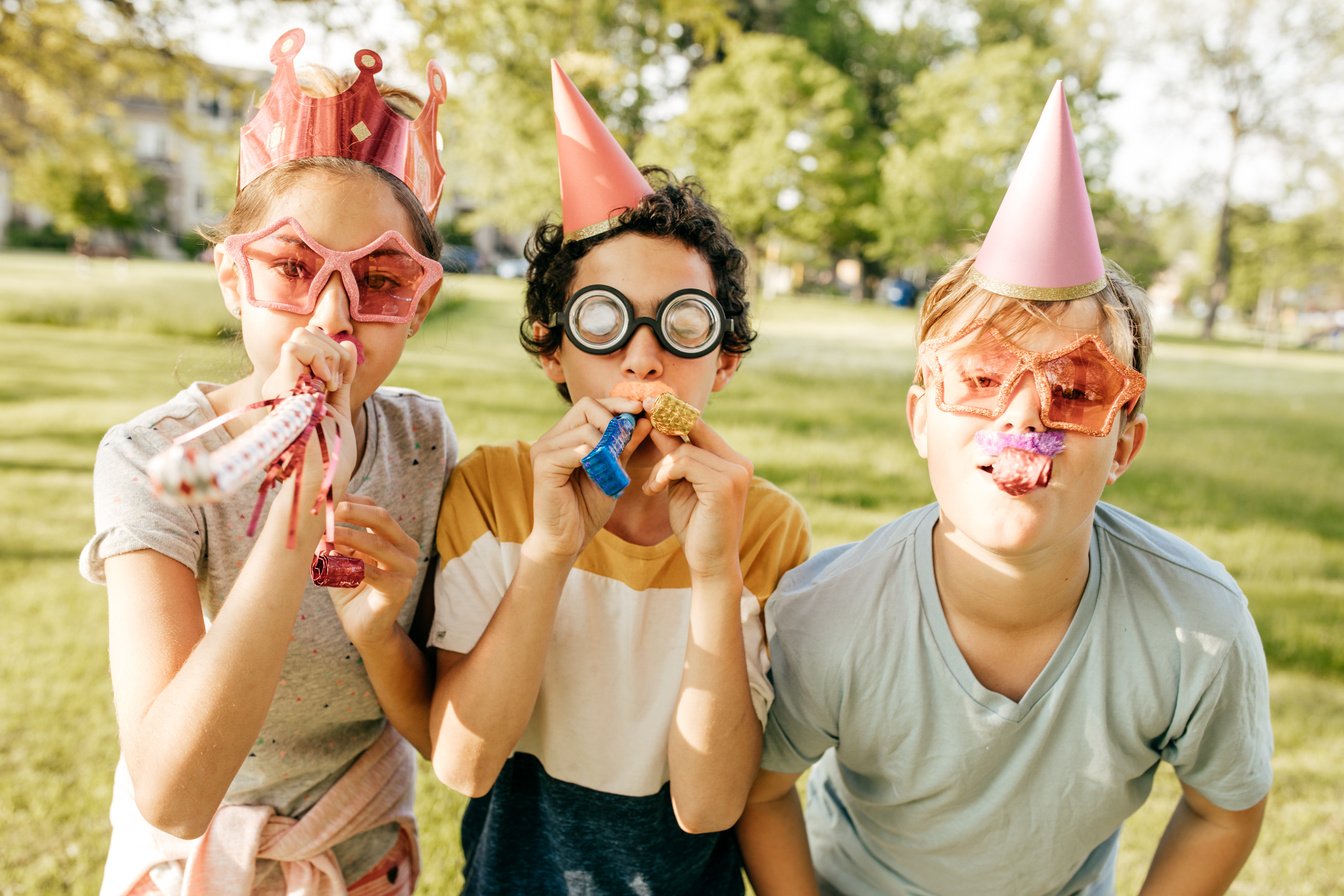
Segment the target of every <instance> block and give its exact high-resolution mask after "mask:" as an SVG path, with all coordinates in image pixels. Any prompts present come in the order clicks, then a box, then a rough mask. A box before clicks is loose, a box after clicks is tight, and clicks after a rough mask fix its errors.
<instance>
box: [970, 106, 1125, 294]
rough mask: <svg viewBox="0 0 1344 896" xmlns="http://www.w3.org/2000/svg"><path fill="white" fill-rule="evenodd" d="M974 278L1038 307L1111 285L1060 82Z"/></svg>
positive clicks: (987, 238)
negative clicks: (1108, 280)
mask: <svg viewBox="0 0 1344 896" xmlns="http://www.w3.org/2000/svg"><path fill="white" fill-rule="evenodd" d="M969 276H970V279H971V281H972V282H974V283H977V284H979V285H980V286H982V287H984V288H985V289H987V290H989V291H990V292H995V293H998V294H999V295H1003V296H1011V297H1013V298H1017V299H1028V300H1032V301H1037V302H1067V301H1069V300H1071V299H1081V298H1083V297H1084V296H1090V295H1092V294H1094V293H1096V292H1099V291H1100V290H1101V289H1103V288H1104V287H1105V286H1106V271H1105V268H1104V267H1103V266H1102V262H1101V248H1100V247H1099V246H1098V244H1097V228H1096V225H1095V224H1094V223H1093V222H1092V206H1091V204H1090V203H1089V202H1088V198H1087V184H1086V182H1085V181H1084V180H1083V166H1082V163H1081V162H1079V160H1078V147H1077V146H1076V145H1075V144H1074V142H1073V124H1072V122H1071V121H1070V119H1069V105H1068V102H1067V101H1066V100H1065V99H1064V85H1063V83H1062V82H1060V81H1056V82H1055V88H1054V90H1053V91H1051V93H1050V99H1048V100H1047V101H1046V103H1045V110H1044V111H1043V112H1041V120H1040V121H1039V122H1037V123H1036V131H1035V133H1033V134H1032V135H1031V142H1030V143H1028V144H1027V149H1026V152H1024V153H1023V154H1022V161H1021V163H1019V164H1018V166H1017V171H1016V172H1015V173H1014V174H1013V180H1012V183H1010V184H1009V185H1008V192H1007V194H1006V195H1004V197H1003V203H1002V204H1001V205H1000V206H999V212H998V214H996V215H995V216H994V223H993V224H991V225H990V227H989V233H988V234H987V235H986V236H985V241H984V244H983V245H981V247H980V252H979V254H978V255H976V258H975V264H974V265H972V267H971V272H970V275H969Z"/></svg>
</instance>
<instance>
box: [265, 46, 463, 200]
mask: <svg viewBox="0 0 1344 896" xmlns="http://www.w3.org/2000/svg"><path fill="white" fill-rule="evenodd" d="M303 37H304V36H303V29H301V28H291V29H290V30H288V31H286V32H285V33H284V34H282V35H280V37H279V38H278V39H277V40H276V42H275V45H274V46H272V47H271V62H272V63H274V64H275V77H274V79H272V81H271V86H270V89H269V90H267V91H266V95H265V96H264V97H263V98H262V101H261V107H260V108H259V109H257V112H256V115H255V116H254V117H253V118H252V120H251V121H249V122H248V123H247V124H245V125H243V128H242V131H241V152H240V154H239V158H238V189H239V191H240V192H241V191H242V189H243V188H244V187H246V186H247V185H248V184H250V183H251V182H252V181H254V180H256V178H257V177H259V176H260V175H261V174H263V173H265V172H267V171H269V170H271V169H272V168H274V167H276V166H277V165H281V164H283V163H285V162H288V161H291V160H293V159H307V158H314V157H317V156H338V157H341V158H347V159H354V160H356V161H359V162H364V163H365V164H368V165H373V166H374V167H377V168H382V169H383V170H384V171H386V172H388V173H389V174H391V175H392V176H394V177H397V178H399V179H400V180H401V181H402V182H403V183H405V184H406V186H408V187H410V188H411V192H413V193H414V194H415V197H416V199H418V200H420V205H421V206H422V207H423V208H424V210H425V213H426V214H428V215H429V217H430V218H431V219H433V217H434V214H435V212H436V210H437V209H438V207H439V195H440V193H441V192H442V189H443V177H444V172H443V165H442V163H441V162H440V161H439V144H438V141H439V132H438V115H439V105H440V104H442V103H443V100H444V97H445V96H446V95H447V84H446V81H445V79H444V74H443V69H442V68H440V67H439V64H438V63H437V62H430V63H429V68H428V72H427V78H428V82H429V98H428V100H426V102H425V105H424V107H423V108H422V109H421V111H420V117H419V118H416V119H415V120H414V121H411V120H409V119H407V118H403V117H402V116H401V115H398V114H397V113H396V112H395V111H393V109H392V107H391V106H389V105H388V104H387V102H386V101H385V100H384V99H383V97H382V95H381V94H380V93H379V92H378V85H377V84H376V83H375V82H374V79H373V76H374V75H376V74H378V72H380V71H382V68H383V60H382V57H380V56H379V55H378V54H377V53H375V52H373V51H372V50H360V51H359V52H357V53H356V54H355V66H356V67H358V69H359V76H358V77H356V78H355V81H354V83H353V84H351V85H350V86H349V87H348V88H346V89H345V90H344V91H343V92H341V93H340V94H338V95H336V96H327V97H315V96H309V95H308V94H306V93H304V92H303V91H302V90H301V89H300V87H299V81H298V77H297V75H296V74H295V72H294V57H295V56H297V55H298V54H299V50H301V49H302V48H303Z"/></svg>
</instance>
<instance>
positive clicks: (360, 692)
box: [80, 383, 457, 880]
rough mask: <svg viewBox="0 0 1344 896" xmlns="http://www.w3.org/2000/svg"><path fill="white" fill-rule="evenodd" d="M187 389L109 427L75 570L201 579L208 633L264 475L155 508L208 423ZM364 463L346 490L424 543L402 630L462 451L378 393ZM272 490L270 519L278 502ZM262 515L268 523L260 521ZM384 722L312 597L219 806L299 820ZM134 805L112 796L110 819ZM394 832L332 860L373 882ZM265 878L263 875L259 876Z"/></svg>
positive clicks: (349, 650) (333, 619)
mask: <svg viewBox="0 0 1344 896" xmlns="http://www.w3.org/2000/svg"><path fill="white" fill-rule="evenodd" d="M215 388H218V387H217V386H213V385H209V384H202V383H193V384H192V385H191V386H189V387H188V388H186V389H184V390H182V391H181V392H180V393H178V394H177V395H176V396H175V397H174V398H173V399H172V400H170V401H168V402H167V403H166V404H163V405H160V406H159V407H157V408H154V409H152V410H149V411H146V412H145V413H143V414H141V415H140V416H138V417H136V418H135V419H134V420H132V421H131V422H129V423H126V424H121V425H118V426H114V427H113V428H112V429H111V430H109V431H108V433H107V435H106V436H105V437H104V438H103V441H102V443H101V444H100V445H99V448H98V456H97V461H96V462H95V465H94V475H93V491H94V522H95V527H96V530H97V531H96V533H95V534H94V536H93V538H92V539H91V540H90V541H89V543H88V544H87V545H85V547H84V551H83V553H82V554H81V556H80V571H81V572H82V573H83V574H84V576H85V577H86V578H88V579H89V580H90V581H92V582H95V583H97V584H104V583H105V582H106V578H105V575H104V569H103V564H104V561H105V560H106V559H107V558H108V557H111V556H115V555H117V554H124V553H128V552H131V551H138V550H144V549H149V550H153V551H157V552H159V553H160V554H163V555H164V556H166V557H169V558H171V559H174V560H177V561H178V562H180V563H182V564H184V565H185V566H187V567H188V568H189V569H193V570H195V571H196V580H197V584H198V587H199V590H200V597H201V612H202V614H203V616H204V618H205V621H206V625H207V626H208V625H209V624H210V622H211V620H213V619H214V618H215V614H216V613H218V612H219V609H220V607H221V606H222V605H223V603H224V601H225V599H226V598H227V596H228V594H229V591H230V590H232V588H233V584H234V580H235V579H236V578H237V575H238V571H239V569H240V568H241V567H242V565H243V562H244V561H245V560H246V559H247V556H248V553H249V552H250V551H251V549H252V543H253V541H252V539H250V538H248V536H247V534H246V532H247V524H248V521H249V520H250V518H251V516H252V508H253V505H254V504H255V503H256V499H257V489H258V487H259V486H260V484H261V480H262V477H261V474H258V475H256V476H255V477H254V478H253V479H251V480H250V481H249V482H247V483H245V484H244V485H243V486H242V487H241V488H239V489H238V490H237V491H235V492H234V493H233V494H231V495H229V496H227V497H226V498H225V499H224V500H222V501H220V502H219V503H217V504H207V505H204V506H199V507H179V506H174V505H170V504H166V503H164V502H162V501H160V500H158V499H157V498H155V497H154V496H153V495H152V494H151V492H150V490H149V486H148V480H147V477H146V475H145V468H146V466H147V464H148V463H149V461H150V459H151V458H153V457H154V456H156V455H157V454H159V453H160V452H161V451H163V449H164V448H166V447H168V445H169V444H170V443H171V442H172V440H173V439H174V438H175V437H177V436H178V435H180V434H182V433H185V432H187V431H189V430H191V429H194V428H195V427H197V426H200V425H201V424H204V423H206V422H207V421H209V420H212V419H214V418H215V414H214V411H213V410H212V409H211V407H210V402H209V400H208V399H207V397H206V393H207V392H209V391H211V390H213V389H215ZM364 412H365V416H366V417H367V427H368V428H367V433H366V438H365V450H364V453H363V455H362V456H361V457H360V459H359V465H358V467H357V468H356V470H355V472H354V474H353V475H352V476H351V479H350V485H349V489H348V491H350V492H351V493H354V494H360V495H365V496H367V497H369V498H372V499H373V500H374V501H376V502H377V503H378V504H379V505H380V506H382V507H385V508H388V509H389V510H391V511H392V513H393V515H394V516H395V517H396V519H397V521H398V523H400V525H401V527H402V528H403V529H404V530H405V531H406V533H407V534H408V535H410V536H411V537H412V538H414V539H415V540H416V541H417V542H419V544H420V571H419V573H418V574H417V576H416V581H415V583H414V584H413V585H412V588H411V598H410V599H409V600H408V601H407V602H406V606H405V607H404V608H403V609H402V612H401V616H400V620H401V623H402V625H403V626H405V627H407V628H409V627H410V623H411V620H412V618H413V617H414V615H415V609H416V605H417V603H418V597H419V595H420V592H421V586H422V584H423V582H424V576H425V574H426V572H427V571H428V570H430V569H432V568H433V567H431V566H430V561H431V557H432V556H433V554H434V529H435V523H436V521H437V518H438V512H439V502H440V500H441V499H442V496H443V488H444V484H445V482H446V480H447V476H448V473H449V471H451V469H452V467H453V465H454V463H455V462H456V460H457V438H456V436H455V434H454V433H453V430H452V426H451V424H450V423H449V422H448V418H447V416H446V415H445V414H444V410H443V404H442V403H441V402H440V401H439V400H438V399H436V398H429V397H427V396H424V395H421V394H419V393H418V392H414V391H412V390H409V389H394V388H382V389H379V390H378V391H377V392H375V393H374V395H373V396H372V397H371V398H370V399H369V400H368V401H367V402H366V403H365V405H364ZM227 441H228V435H227V433H226V432H225V431H224V428H223V427H219V428H217V429H213V430H211V431H209V432H207V433H205V434H204V435H202V436H201V438H200V440H199V441H198V442H197V443H195V444H197V445H198V447H200V448H201V449H202V450H204V451H214V450H215V449H217V448H219V447H221V446H222V445H224V444H225V443H226V442H227ZM274 494H275V491H274V490H272V492H271V494H270V495H269V496H268V498H267V504H266V506H267V507H269V506H270V501H271V500H272V498H273V497H274ZM263 513H264V511H263ZM383 726H384V716H383V712H382V709H381V707H380V706H379V704H378V700H377V698H376V697H375V696H374V694H373V688H372V685H371V684H370V682H369V677H368V674H367V673H366V672H365V671H364V666H363V661H362V660H361V659H360V656H359V653H358V651H356V650H355V648H354V647H353V646H352V645H351V643H350V641H349V639H348V638H347V637H346V635H345V631H344V629H342V628H341V623H340V619H339V618H338V617H337V615H336V612H335V609H334V608H333V606H332V603H331V597H330V595H328V593H327V589H325V588H319V587H317V586H316V585H311V584H310V585H309V586H308V589H307V591H305V592H304V596H303V603H302V606H301V607H300V609H299V615H298V618H297V619H296V620H295V624H294V638H293V642H292V643H291V645H290V647H289V651H288V654H287V655H286V657H285V665H284V669H283V671H282V673H281V676H280V684H279V686H278V687H277V688H276V693H275V698H274V700H273V701H272V703H271V709H270V712H269V713H268V714H267V716H266V721H265V724H264V725H263V726H262V730H261V733H260V735H259V736H258V738H257V741H256V744H255V746H254V748H253V750H252V752H251V753H249V754H248V757H247V759H246V760H245V761H244V762H243V766H242V768H241V769H239V771H238V775H237V776H236V777H235V778H234V780H233V783H232V784H231V785H230V786H229V791H228V794H227V795H226V796H225V798H224V802H225V804H227V805H270V806H273V807H275V810H276V811H277V812H278V813H280V814H281V815H287V816H290V817H297V816H299V815H302V814H303V813H304V812H305V811H306V810H307V809H309V808H311V807H312V805H313V804H314V803H316V802H317V800H318V799H319V798H320V797H321V796H322V795H323V794H324V793H325V792H326V791H327V790H328V788H330V787H331V785H332V784H334V783H335V782H336V780H337V779H339V778H340V776H341V775H342V774H344V773H345V771H346V770H347V769H348V768H349V767H350V766H351V765H352V764H353V763H354V761H355V759H357V758H358V757H359V755H360V754H361V753H362V752H363V751H364V750H365V749H367V748H368V747H369V746H370V745H371V744H372V743H373V742H374V740H376V739H377V738H378V735H379V734H380V733H381V732H382V730H383ZM130 796H131V795H130V794H122V793H114V795H113V813H112V814H113V818H114V824H115V819H116V816H117V812H118V811H119V810H120V811H125V810H126V809H127V807H128V806H129V810H130V811H134V802H132V801H129V800H130ZM396 831H397V828H396V825H389V826H387V827H385V828H380V829H378V830H375V831H371V832H369V833H368V834H366V835H361V836H360V837H356V838H352V839H351V840H349V841H346V843H344V844H342V845H341V846H339V847H338V848H337V849H336V850H335V853H336V856H337V858H338V859H340V861H341V865H342V868H343V870H344V871H345V873H346V876H347V878H349V879H351V880H353V879H356V878H357V877H358V876H359V875H360V874H362V873H363V872H364V871H367V870H368V869H369V868H371V867H372V866H373V864H374V863H375V862H376V861H377V859H378V858H380V857H381V856H382V855H383V854H384V853H386V852H387V850H388V849H390V848H391V846H392V845H393V843H394V842H395V840H396ZM268 870H269V869H263V868H261V867H259V868H258V876H259V877H260V876H261V875H262V873H264V872H266V871H268Z"/></svg>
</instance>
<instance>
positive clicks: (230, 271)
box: [214, 245, 243, 319]
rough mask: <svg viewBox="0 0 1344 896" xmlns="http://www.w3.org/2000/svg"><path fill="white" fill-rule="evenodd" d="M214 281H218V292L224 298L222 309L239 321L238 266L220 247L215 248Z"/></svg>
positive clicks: (241, 312)
mask: <svg viewBox="0 0 1344 896" xmlns="http://www.w3.org/2000/svg"><path fill="white" fill-rule="evenodd" d="M214 258H215V279H216V280H218V281H219V292H220V295H222V296H223V297H224V307H225V308H227V309H228V310H229V313H230V314H232V315H233V316H234V317H236V318H239V319H241V318H242V316H243V293H242V282H241V279H240V277H239V274H238V266H237V265H236V264H234V262H233V259H232V258H230V257H229V253H227V252H225V251H224V247H223V246H221V245H216V246H215V252H214Z"/></svg>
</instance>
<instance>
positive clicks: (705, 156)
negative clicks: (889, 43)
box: [640, 34, 880, 252]
mask: <svg viewBox="0 0 1344 896" xmlns="http://www.w3.org/2000/svg"><path fill="white" fill-rule="evenodd" d="M640 153H641V156H642V160H643V161H648V162H654V161H662V162H664V163H667V164H670V165H671V166H672V167H674V168H675V169H680V170H681V171H682V172H694V173H695V175H696V176H697V177H698V178H699V179H700V180H701V181H702V182H703V183H704V184H705V186H706V187H707V188H708V190H709V193H710V196H711V197H712V199H713V200H714V202H715V203H716V204H718V205H719V206H720V207H722V208H723V209H725V211H726V212H727V215H728V218H729V219H730V220H731V221H732V224H733V227H734V229H735V230H736V231H737V233H738V235H739V237H741V238H743V239H745V240H747V241H749V242H758V241H760V240H761V238H762V237H763V236H765V235H766V234H767V233H770V234H775V235H778V236H780V237H783V238H786V239H790V240H795V241H798V242H802V243H806V244H809V245H813V246H819V247H823V248H826V249H829V250H832V251H836V252H849V251H852V250H853V249H854V248H856V244H857V243H858V242H859V240H860V239H861V232H860V231H859V230H858V229H857V227H856V221H857V219H858V217H859V216H856V215H855V214H854V212H855V210H856V209H858V208H859V207H862V206H864V205H871V203H872V202H873V201H874V200H875V198H876V196H875V193H876V190H875V187H876V179H875V177H874V172H875V162H876V159H877V157H878V155H879V153H880V145H879V143H878V139H877V135H876V133H875V132H874V130H873V128H872V127H871V126H870V124H869V120H868V118H867V114H866V112H865V109H864V103H863V99H862V97H861V96H860V94H859V92H858V90H857V89H856V88H855V87H854V84H853V82H852V81H850V80H849V79H848V78H846V77H845V76H844V75H843V74H842V73H841V72H839V71H837V70H836V69H835V68H833V67H832V66H830V65H829V64H827V63H826V62H824V61H823V60H822V59H820V58H819V57H817V56H816V55H814V54H813V53H812V52H811V51H810V50H808V48H807V46H806V45H805V44H804V43H803V41H802V40H800V39H798V38H789V37H781V36H779V35H771V34H746V35H743V36H741V37H740V38H738V39H737V40H735V41H734V42H733V44H732V45H731V47H730V48H729V49H728V51H727V53H726V55H725V56H724V59H723V61H722V62H721V63H720V64H718V65H714V66H711V67H707V68H705V69H704V70H703V71H701V72H700V73H699V74H698V75H697V76H696V79H695V81H694V82H693V83H692V85H691V89H690V95H689V102H688V108H687V110H686V112H685V113H683V114H682V115H680V116H678V117H677V118H676V119H675V120H673V121H672V122H670V123H669V124H668V125H667V127H666V129H665V131H664V132H663V133H661V134H659V135H658V136H656V137H655V138H652V139H650V140H647V141H646V142H645V143H644V144H642V145H641V147H640Z"/></svg>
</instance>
